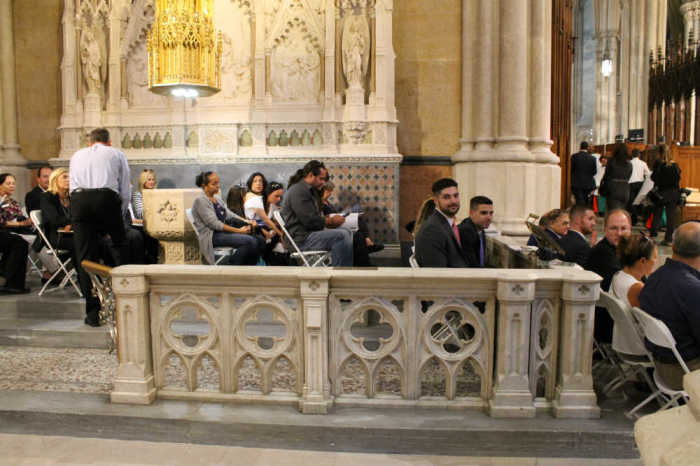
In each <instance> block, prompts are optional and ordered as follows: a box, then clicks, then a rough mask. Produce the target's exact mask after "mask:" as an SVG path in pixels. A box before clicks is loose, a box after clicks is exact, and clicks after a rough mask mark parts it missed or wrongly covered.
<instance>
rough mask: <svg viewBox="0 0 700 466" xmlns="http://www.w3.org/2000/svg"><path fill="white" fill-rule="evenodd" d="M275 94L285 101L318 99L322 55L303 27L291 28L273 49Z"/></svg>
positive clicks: (279, 99) (272, 75)
mask: <svg viewBox="0 0 700 466" xmlns="http://www.w3.org/2000/svg"><path fill="white" fill-rule="evenodd" d="M271 61H272V66H271V79H272V88H271V92H272V97H273V98H274V99H275V100H277V101H282V102H313V103H316V102H318V98H319V92H320V89H319V88H320V83H321V58H320V56H319V54H318V51H317V50H316V49H315V47H314V46H313V45H312V44H311V42H310V41H309V40H308V36H307V35H306V34H305V33H304V32H303V30H302V29H301V28H300V27H293V28H290V30H289V34H288V35H287V36H285V37H282V38H281V39H280V41H279V43H278V45H277V46H276V47H275V48H274V49H273V51H272V58H271Z"/></svg>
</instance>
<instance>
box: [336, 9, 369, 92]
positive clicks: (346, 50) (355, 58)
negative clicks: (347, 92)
mask: <svg viewBox="0 0 700 466" xmlns="http://www.w3.org/2000/svg"><path fill="white" fill-rule="evenodd" d="M369 45H370V41H369V24H368V23H367V18H366V17H365V16H364V15H349V16H347V17H346V19H345V24H344V25H343V37H342V49H341V50H342V57H343V71H344V73H345V79H346V80H347V82H348V87H351V88H358V87H361V88H363V87H364V86H363V83H364V80H365V76H366V75H367V67H368V64H369V54H370V50H369Z"/></svg>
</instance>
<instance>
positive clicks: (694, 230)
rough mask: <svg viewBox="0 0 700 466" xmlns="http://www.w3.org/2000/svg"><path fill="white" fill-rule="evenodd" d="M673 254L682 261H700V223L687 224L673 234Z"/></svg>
mask: <svg viewBox="0 0 700 466" xmlns="http://www.w3.org/2000/svg"><path fill="white" fill-rule="evenodd" d="M673 254H674V256H678V257H680V258H682V259H691V260H692V259H700V223H699V222H686V223H684V224H682V225H681V226H679V227H678V228H676V231H674V232H673Z"/></svg>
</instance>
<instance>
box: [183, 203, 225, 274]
mask: <svg viewBox="0 0 700 466" xmlns="http://www.w3.org/2000/svg"><path fill="white" fill-rule="evenodd" d="M185 217H187V221H188V222H190V226H191V227H192V229H193V230H194V234H195V235H196V236H197V242H199V232H198V231H197V227H195V226H194V215H193V214H192V209H191V208H190V209H185ZM235 252H236V249H235V248H229V247H226V248H225V247H222V248H214V265H219V263H220V262H221V261H222V260H224V259H225V258H226V257H228V256H230V255H232V254H233V253H235ZM216 256H219V258H218V259H217V258H216Z"/></svg>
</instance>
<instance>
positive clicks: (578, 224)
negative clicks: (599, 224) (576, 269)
mask: <svg viewBox="0 0 700 466" xmlns="http://www.w3.org/2000/svg"><path fill="white" fill-rule="evenodd" d="M569 218H570V219H571V224H570V226H569V232H568V233H567V234H566V236H564V237H563V238H561V240H560V243H561V245H562V247H563V248H564V250H565V251H566V255H565V256H564V260H565V261H566V262H575V263H577V264H578V265H580V266H581V267H586V264H587V263H588V258H589V257H590V255H591V249H592V248H591V244H590V243H589V241H588V240H587V239H586V236H587V235H591V234H594V228H595V220H596V219H595V212H593V209H591V208H590V207H589V206H587V205H581V204H577V205H575V206H573V207H572V208H571V211H570V212H569ZM594 236H595V235H594ZM592 240H593V242H595V237H593V238H592Z"/></svg>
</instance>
